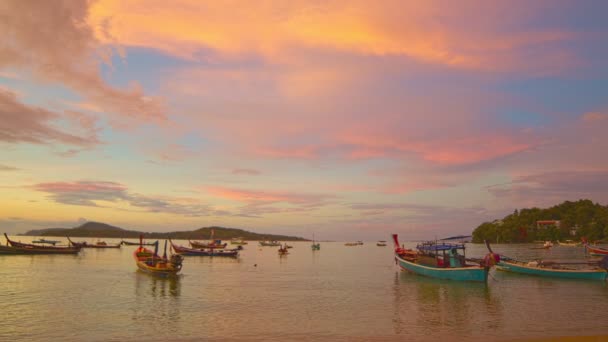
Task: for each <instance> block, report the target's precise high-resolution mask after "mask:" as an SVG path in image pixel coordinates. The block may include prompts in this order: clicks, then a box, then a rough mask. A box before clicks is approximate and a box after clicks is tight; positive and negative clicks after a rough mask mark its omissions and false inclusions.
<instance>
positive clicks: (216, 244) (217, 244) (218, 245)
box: [188, 240, 228, 249]
mask: <svg viewBox="0 0 608 342" xmlns="http://www.w3.org/2000/svg"><path fill="white" fill-rule="evenodd" d="M188 242H190V246H192V248H209V249H223V248H226V246H228V244H227V243H222V240H215V241H210V242H200V241H190V240H188Z"/></svg>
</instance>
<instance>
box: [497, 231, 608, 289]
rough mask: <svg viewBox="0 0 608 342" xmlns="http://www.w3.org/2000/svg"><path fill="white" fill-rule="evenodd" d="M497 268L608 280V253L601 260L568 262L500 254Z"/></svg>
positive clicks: (547, 275)
mask: <svg viewBox="0 0 608 342" xmlns="http://www.w3.org/2000/svg"><path fill="white" fill-rule="evenodd" d="M486 246H487V247H488V250H490V252H492V249H491V248H490V244H489V243H488V242H487V241H486ZM496 269H497V270H500V271H506V272H513V273H520V274H527V275H533V276H540V277H551V278H568V279H588V280H606V276H607V275H608V255H607V256H605V257H604V258H603V259H602V260H600V261H586V260H585V261H568V262H558V261H548V260H533V261H521V260H515V259H513V258H509V257H508V256H504V255H500V257H499V260H498V262H497V263H496Z"/></svg>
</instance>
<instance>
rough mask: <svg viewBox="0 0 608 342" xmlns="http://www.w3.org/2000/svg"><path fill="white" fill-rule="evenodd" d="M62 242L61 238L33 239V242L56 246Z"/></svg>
mask: <svg viewBox="0 0 608 342" xmlns="http://www.w3.org/2000/svg"><path fill="white" fill-rule="evenodd" d="M60 242H61V241H59V240H47V239H38V240H34V241H32V243H41V244H47V245H53V246H55V245H56V244H58V243H60Z"/></svg>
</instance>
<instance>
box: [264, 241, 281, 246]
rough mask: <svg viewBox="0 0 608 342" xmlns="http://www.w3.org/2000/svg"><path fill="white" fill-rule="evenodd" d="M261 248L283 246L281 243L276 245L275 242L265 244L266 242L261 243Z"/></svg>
mask: <svg viewBox="0 0 608 342" xmlns="http://www.w3.org/2000/svg"><path fill="white" fill-rule="evenodd" d="M260 246H263V247H279V246H281V244H280V243H278V242H277V243H274V242H264V241H260Z"/></svg>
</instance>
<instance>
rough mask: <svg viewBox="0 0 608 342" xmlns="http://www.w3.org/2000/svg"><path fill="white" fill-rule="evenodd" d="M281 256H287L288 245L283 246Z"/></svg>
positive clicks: (279, 251) (280, 249)
mask: <svg viewBox="0 0 608 342" xmlns="http://www.w3.org/2000/svg"><path fill="white" fill-rule="evenodd" d="M278 253H279V255H287V254H289V251H288V250H287V244H285V246H281V247H280V248H279V250H278Z"/></svg>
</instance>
